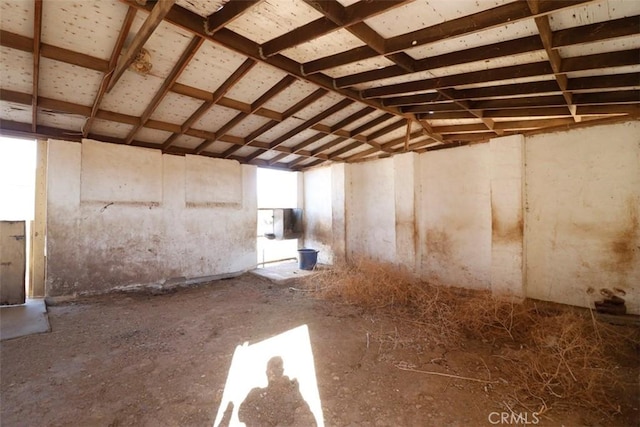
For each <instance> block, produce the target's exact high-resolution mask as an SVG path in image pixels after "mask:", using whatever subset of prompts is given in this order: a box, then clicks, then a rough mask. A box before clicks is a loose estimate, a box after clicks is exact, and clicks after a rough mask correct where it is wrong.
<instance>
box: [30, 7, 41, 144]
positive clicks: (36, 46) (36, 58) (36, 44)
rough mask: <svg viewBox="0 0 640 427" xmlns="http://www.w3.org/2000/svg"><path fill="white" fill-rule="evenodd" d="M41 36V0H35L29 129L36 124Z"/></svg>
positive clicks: (34, 129)
mask: <svg viewBox="0 0 640 427" xmlns="http://www.w3.org/2000/svg"><path fill="white" fill-rule="evenodd" d="M41 36H42V0H35V5H34V17H33V84H32V87H31V130H32V131H33V132H35V131H36V128H37V126H38V83H39V80H40V38H41Z"/></svg>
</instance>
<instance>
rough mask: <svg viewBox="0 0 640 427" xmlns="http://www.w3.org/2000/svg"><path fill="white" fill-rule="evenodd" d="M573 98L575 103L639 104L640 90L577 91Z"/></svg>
mask: <svg viewBox="0 0 640 427" xmlns="http://www.w3.org/2000/svg"><path fill="white" fill-rule="evenodd" d="M573 99H574V102H575V104H576V105H598V104H639V103H640V90H623V91H616V92H598V93H578V94H575V95H574V96H573Z"/></svg>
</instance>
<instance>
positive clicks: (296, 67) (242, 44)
mask: <svg viewBox="0 0 640 427" xmlns="http://www.w3.org/2000/svg"><path fill="white" fill-rule="evenodd" d="M121 1H122V2H123V3H125V4H128V5H132V6H135V7H138V8H143V9H145V10H148V9H149V7H150V6H149V5H146V6H144V5H140V4H138V3H137V2H136V1H135V0H121ZM198 16H199V15H197V14H195V13H193V12H191V11H189V10H187V9H185V8H183V7H180V6H174V7H173V8H172V9H171V11H170V12H169V13H168V14H167V16H166V18H165V20H166V21H168V22H171V23H172V24H174V25H176V26H178V27H181V28H183V29H184V30H186V31H190V32H192V33H193V34H199V35H202V36H203V37H206V38H208V39H209V40H212V41H213V42H215V43H217V44H220V45H222V46H224V47H226V48H228V49H231V50H233V51H235V52H238V53H240V54H242V55H245V56H248V57H251V58H253V59H255V60H257V61H262V62H264V63H266V64H268V65H271V66H273V67H276V68H278V69H280V70H282V71H284V72H285V73H288V74H291V75H294V76H296V77H298V78H300V79H302V80H305V81H307V82H309V83H312V84H315V85H317V86H320V87H321V88H324V89H327V90H329V91H332V92H335V93H337V94H339V95H342V96H344V97H346V98H349V99H352V100H354V101H358V102H362V103H364V104H366V105H370V106H372V107H375V108H378V109H381V110H383V111H388V112H390V113H392V114H400V112H399V111H398V110H397V109H394V108H393V107H385V106H384V105H382V104H381V103H380V102H379V101H378V100H368V99H362V98H361V97H360V94H359V93H358V92H356V91H353V90H349V89H340V88H336V87H335V80H334V79H332V78H331V77H329V76H326V75H324V74H322V73H318V74H313V75H309V76H308V75H306V74H305V73H304V72H303V70H302V69H301V68H302V67H301V64H300V63H299V62H296V61H294V60H292V59H290V58H287V57H286V56H283V55H280V54H276V55H273V56H271V57H269V58H266V59H265V58H264V57H263V56H261V55H260V46H259V45H258V44H257V43H255V42H253V41H252V40H250V39H248V38H246V37H244V36H242V35H241V34H238V33H236V32H233V31H231V30H229V29H228V28H226V27H225V28H222V29H220V30H219V31H217V32H216V33H215V34H214V35H213V36H209V35H207V34H206V33H205V32H204V30H203V29H202V28H201V26H198V25H197V24H196V22H198V19H199V18H198Z"/></svg>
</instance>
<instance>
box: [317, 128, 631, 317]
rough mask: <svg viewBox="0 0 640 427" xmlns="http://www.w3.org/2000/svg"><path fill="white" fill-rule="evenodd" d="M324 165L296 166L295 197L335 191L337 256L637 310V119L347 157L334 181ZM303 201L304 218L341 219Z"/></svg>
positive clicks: (499, 290)
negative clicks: (301, 184)
mask: <svg viewBox="0 0 640 427" xmlns="http://www.w3.org/2000/svg"><path fill="white" fill-rule="evenodd" d="M333 167H335V165H334V166H328V167H324V168H317V169H313V170H310V171H307V172H305V192H306V194H307V196H306V197H307V198H306V199H305V200H308V201H310V198H311V194H312V193H322V200H334V199H335V197H336V195H337V194H341V193H344V198H345V203H344V205H343V206H344V212H343V215H342V217H343V218H345V219H346V224H345V228H346V233H345V235H344V236H345V237H344V240H342V239H340V238H339V237H336V236H335V235H334V236H332V237H326V239H325V241H326V242H329V241H332V242H333V243H332V244H331V245H342V244H343V245H344V247H345V248H346V254H347V259H351V260H354V259H359V258H363V257H364V258H371V259H374V260H378V261H387V262H392V263H396V264H402V265H404V266H406V267H407V268H408V269H409V270H412V271H414V272H415V274H416V276H418V277H420V278H422V279H424V280H428V281H432V282H437V283H440V284H443V285H447V286H461V287H466V288H473V289H486V290H491V291H492V292H494V293H495V294H501V295H505V294H506V295H511V296H515V297H531V298H536V299H541V300H548V301H555V302H560V303H565V304H571V305H577V306H584V307H589V306H591V307H593V302H594V300H597V299H602V295H601V293H600V290H601V289H608V290H610V291H611V292H613V293H615V294H616V295H619V296H621V297H623V298H625V300H626V304H627V309H628V311H629V312H630V313H636V314H640V289H639V288H638V287H639V286H640V231H639V230H640V225H639V223H638V222H639V216H640V215H639V212H640V124H639V123H638V122H625V123H618V124H609V125H600V126H593V127H588V128H583V129H574V130H567V131H559V132H555V133H547V134H540V135H533V136H528V137H525V136H522V135H514V136H508V137H503V138H495V139H492V140H491V141H490V142H489V143H488V144H476V145H471V146H463V147H458V148H452V149H447V150H439V151H430V152H426V153H423V154H419V155H418V154H415V153H407V154H402V155H399V156H394V157H393V158H387V159H380V160H373V161H370V162H365V163H360V164H347V165H344V177H345V180H344V185H343V186H342V187H341V186H340V185H336V184H335V182H334V184H333V185H329V181H330V176H332V168H333ZM329 188H331V193H332V194H329ZM310 190H311V191H310ZM310 206H311V205H309V204H307V205H305V209H306V213H305V214H306V218H307V222H308V223H309V224H324V223H326V224H332V223H334V222H335V220H336V218H340V217H341V216H340V215H336V209H335V207H334V209H332V210H330V209H329V208H328V207H326V206H324V205H322V204H318V205H317V206H315V207H314V208H313V209H309V207H310ZM327 227H328V225H327ZM325 228H326V227H325ZM308 232H309V231H308ZM312 233H313V232H312ZM326 245H330V244H329V243H326Z"/></svg>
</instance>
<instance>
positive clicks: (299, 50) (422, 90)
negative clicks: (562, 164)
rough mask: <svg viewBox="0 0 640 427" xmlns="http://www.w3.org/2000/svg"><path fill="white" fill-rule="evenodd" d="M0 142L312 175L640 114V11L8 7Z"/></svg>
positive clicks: (133, 4) (300, 2)
mask: <svg viewBox="0 0 640 427" xmlns="http://www.w3.org/2000/svg"><path fill="white" fill-rule="evenodd" d="M0 5H1V10H0V20H1V22H0V29H1V32H0V49H1V50H0V52H1V56H0V58H1V69H0V130H1V133H2V134H5V135H13V136H29V137H34V136H35V137H45V138H49V137H51V138H62V139H67V140H78V141H79V140H81V139H82V138H92V139H96V140H100V141H105V142H110V143H119V144H130V145H134V146H142V147H151V148H155V149H158V150H162V151H163V152H166V153H172V154H199V155H204V156H211V157H218V158H229V159H235V160H238V161H240V162H242V163H250V164H256V165H260V166H270V167H276V168H284V169H289V170H302V169H306V168H309V167H312V166H315V165H319V164H321V163H324V162H327V161H347V162H353V161H361V160H365V159H369V158H375V157H383V156H389V155H392V154H394V153H400V152H405V151H418V152H423V151H426V150H432V149H441V148H447V147H453V146H459V145H463V144H469V143H476V142H484V141H488V140H489V139H490V138H494V137H496V136H502V135H510V134H514V133H526V132H538V131H541V130H542V131H545V130H548V129H558V128H567V127H571V126H584V125H585V124H587V125H589V124H594V123H601V122H608V121H616V120H629V119H636V118H637V117H638V115H639V113H640V2H639V1H636V0H600V1H585V0H566V1H565V0H527V1H513V0H414V1H403V0H395V1H391V0H360V1H357V0H262V1H260V0H177V1H176V0H159V1H151V0H146V1H145V0H122V1H115V0H114V1H111V0H43V1H42V0H0Z"/></svg>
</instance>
